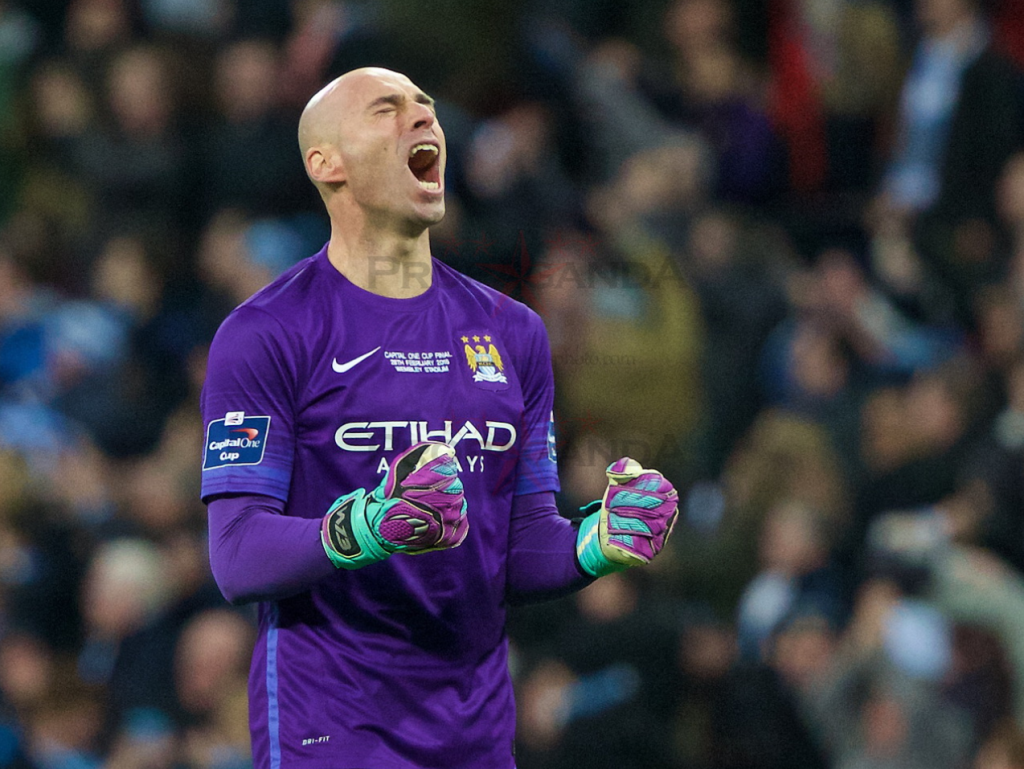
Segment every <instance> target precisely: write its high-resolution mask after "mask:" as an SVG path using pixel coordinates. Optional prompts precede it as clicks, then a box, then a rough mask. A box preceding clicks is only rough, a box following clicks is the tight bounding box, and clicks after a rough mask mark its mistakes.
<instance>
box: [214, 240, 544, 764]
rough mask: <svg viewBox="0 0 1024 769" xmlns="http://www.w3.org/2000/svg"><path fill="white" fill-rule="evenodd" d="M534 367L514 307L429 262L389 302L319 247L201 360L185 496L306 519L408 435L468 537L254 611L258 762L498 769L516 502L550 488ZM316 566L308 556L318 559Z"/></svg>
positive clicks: (536, 360)
mask: <svg viewBox="0 0 1024 769" xmlns="http://www.w3.org/2000/svg"><path fill="white" fill-rule="evenodd" d="M553 397H554V392H553V383H552V375H551V356H550V351H549V348H548V342H547V335H546V333H545V330H544V326H543V323H542V322H541V320H540V318H539V317H538V316H537V315H536V314H535V313H533V312H532V311H531V310H529V309H528V308H527V307H525V306H524V305H522V304H520V303H518V302H515V301H513V300H511V299H509V298H508V297H505V296H503V295H501V294H499V293H497V292H495V291H492V290H491V289H488V288H486V287H485V286H482V285H481V284H479V283H477V282H475V281H473V280H470V279H469V278H466V277H465V276H463V275H460V274H459V273H457V272H455V271H454V270H452V269H451V268H449V267H447V266H446V265H444V264H442V263H440V262H437V261H436V260H435V261H434V263H433V280H432V283H431V286H430V287H429V288H428V289H427V290H426V291H425V292H424V293H423V294H421V295H420V296H417V297H415V298H412V299H391V298H386V297H382V296H378V295H376V294H372V293H370V292H367V291H364V290H363V289H360V288H358V287H357V286H355V285H353V284H352V283H351V282H350V281H349V280H348V279H347V278H345V277H344V276H343V275H341V273H339V272H338V271H337V270H336V269H335V268H334V267H333V266H332V265H331V263H330V262H329V261H328V259H327V255H326V249H325V250H324V251H321V252H320V253H319V254H317V255H316V256H313V257H311V258H309V259H306V260H304V261H303V262H301V263H300V264H298V265H297V266H296V267H294V268H293V269H291V270H289V271H288V272H287V273H285V274H284V275H282V276H281V277H280V278H279V279H277V280H276V281H274V282H273V283H272V284H270V285H269V286H267V287H266V288H265V289H263V290H262V291H260V292H259V293H257V294H256V295H255V296H253V297H252V298H251V299H249V300H248V301H247V302H245V303H244V304H243V305H241V306H240V307H239V308H237V309H236V310H235V311H234V312H233V313H232V314H231V315H230V316H229V317H228V319H227V320H226V321H225V322H224V324H223V325H222V327H221V329H220V330H219V332H218V333H217V336H216V338H215V340H214V342H213V345H212V347H211V349H210V359H209V369H208V375H207V380H206V385H205V387H204V390H203V398H202V408H203V417H204V422H205V424H206V443H205V457H204V464H203V485H202V493H203V497H204V499H207V500H209V499H210V497H213V496H216V495H219V494H261V495H268V496H272V497H276V498H278V499H280V500H282V501H284V503H285V510H284V513H285V515H290V516H301V517H303V518H320V517H321V516H323V515H324V513H325V512H326V511H327V509H328V507H329V506H330V505H331V503H332V502H333V501H334V500H335V499H336V498H337V497H339V496H341V495H342V494H345V493H348V492H350V491H352V490H353V489H356V488H364V489H367V490H370V489H372V488H373V487H375V486H376V485H377V484H378V483H379V482H380V480H381V478H382V476H383V473H384V471H385V470H386V468H387V465H388V463H389V461H390V460H391V459H392V458H393V457H394V456H395V455H396V454H398V453H399V452H400V451H402V450H404V449H406V448H408V447H409V446H410V445H412V444H413V443H416V442H418V441H422V440H441V441H444V442H446V443H449V444H450V445H452V446H453V447H454V448H455V450H456V453H457V457H458V460H459V464H460V466H461V473H460V476H461V478H462V480H463V483H464V485H465V494H466V499H467V502H468V515H469V521H470V527H469V535H468V537H467V538H466V540H465V542H464V543H463V544H462V545H461V546H460V547H458V548H456V549H454V550H445V551H439V552H433V553H427V554H423V555H417V556H408V555H395V556H392V557H391V558H389V559H387V560H385V561H382V562H380V563H376V564H372V565H370V566H367V567H365V568H362V569H359V570H356V571H339V572H337V573H334V574H331V575H330V576H329V577H328V578H327V579H325V580H323V581H321V582H319V583H317V584H316V585H315V586H313V587H312V588H311V589H310V590H308V591H305V592H302V593H300V594H298V595H295V596H293V597H291V598H286V599H283V600H278V601H273V602H263V603H261V604H260V612H259V638H258V641H257V644H256V648H255V652H254V655H253V662H252V668H251V675H250V682H249V698H250V726H251V729H252V736H253V754H254V760H255V764H256V766H257V767H259V768H260V769H277V767H285V768H286V769H287V768H288V767H302V769H321V768H322V769H391V768H392V767H393V768H394V769H399V767H402V768H403V769H407V768H408V767H419V768H422V769H433V768H435V767H436V769H442V768H443V769H460V768H461V767H466V768H467V769H468V768H469V767H473V769H479V767H493V768H495V769H507V768H508V767H512V766H513V765H514V761H513V757H512V740H513V735H514V727H515V712H514V700H513V693H512V687H511V683H510V680H509V675H508V671H507V644H506V638H505V632H504V624H505V600H506V597H505V592H506V563H507V558H508V552H509V537H510V532H509V520H510V509H511V508H512V499H513V496H514V495H520V494H532V493H536V492H545V491H555V490H557V489H558V480H557V475H556V471H555V461H554V450H553V435H552V432H551V429H552V428H551V425H552V416H551V412H552V402H553ZM324 558H326V555H324Z"/></svg>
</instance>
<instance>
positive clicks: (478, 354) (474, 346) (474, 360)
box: [459, 334, 508, 385]
mask: <svg viewBox="0 0 1024 769" xmlns="http://www.w3.org/2000/svg"><path fill="white" fill-rule="evenodd" d="M459 339H460V341H461V342H462V346H463V351H464V352H465V353H466V363H467V364H469V369H470V371H472V372H473V381H474V382H479V383H485V382H486V383H489V384H498V385H506V384H508V377H506V376H505V373H504V371H505V364H504V363H503V362H502V360H501V353H500V352H499V351H498V347H497V346H496V345H495V343H494V339H493V338H492V337H491V335H490V334H472V335H469V336H466V335H463V336H461V337H459Z"/></svg>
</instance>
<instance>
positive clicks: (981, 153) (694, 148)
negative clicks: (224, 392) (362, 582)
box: [0, 0, 1024, 769]
mask: <svg viewBox="0 0 1024 769" xmlns="http://www.w3.org/2000/svg"><path fill="white" fill-rule="evenodd" d="M1022 62H1024V12H1022V9H1021V7H1020V3H1019V2H1016V0H1003V2H990V3H984V4H982V5H980V6H977V7H975V6H974V5H973V4H972V3H971V2H970V1H969V0H917V1H915V0H806V1H802V0H736V2H734V3H730V2H729V1H728V0H675V1H672V2H670V1H669V0H659V1H652V2H633V3H621V2H615V1H614V0H544V1H543V2H540V1H538V0H523V1H522V2H519V3H508V4H505V3H499V2H496V1H495V2H488V1H487V0H435V1H434V2H431V3H415V2H409V1H403V0H381V1H380V2H355V1H351V2H349V1H344V2H343V1H342V0H291V1H290V2H289V0H0V767H2V768H3V769H8V768H11V767H18V768H19V769H23V768H24V767H36V768H37V769H79V768H83V769H90V768H91V767H107V768H108V769H173V768H176V767H190V768H192V767H194V768H196V769H199V768H202V769H236V768H239V769H240V768H241V767H245V766H249V765H250V764H249V760H248V747H247V741H248V736H247V729H246V716H245V713H246V703H245V675H246V667H247V660H248V654H249V650H250V645H251V642H252V632H253V631H252V625H251V622H252V612H251V610H250V609H246V608H239V609H235V608H231V607H228V606H227V605H226V604H225V603H224V602H223V599H221V598H220V596H219V594H218V593H217V591H216V588H215V587H214V586H213V585H212V583H211V578H210V576H209V571H208V565H207V557H206V542H205V539H204V530H205V521H204V509H203V507H202V505H201V504H200V503H199V500H198V484H199V457H200V454H201V452H200V446H201V444H202V429H201V423H200V421H199V414H198V410H197V397H198V392H199V389H200V387H201V385H202V381H203V367H204V360H205V351H206V347H207V344H208V343H209V341H210V338H211V336H212V334H213V332H214V331H215V329H216V327H217V325H218V323H219V322H220V320H221V319H222V318H223V317H224V316H225V314H226V313H227V312H228V311H229V310H230V308H231V307H233V306H234V305H236V304H237V303H238V302H240V301H242V300H243V299H245V298H246V297H247V296H249V295H250V294H251V293H252V292H253V291H255V290H257V289H258V288H259V287H260V286H262V285H263V284H265V283H266V282H267V281H269V280H270V279H271V278H272V277H273V276H274V275H275V274H277V273H279V272H280V271H281V270H283V269H285V268H286V267H287V266H289V265H290V264H291V263H293V262H294V261H295V260H297V259H299V258H302V257H304V256H306V255H308V254H309V253H311V252H312V251H313V250H315V249H317V248H319V246H320V245H321V244H322V242H323V241H324V240H325V238H326V235H327V231H326V223H325V219H324V217H323V216H322V215H321V214H320V213H319V202H318V200H316V198H315V196H314V193H313V191H312V188H311V187H310V186H309V185H308V182H307V181H306V180H305V178H304V176H303V173H302V167H301V164H300V158H299V156H298V153H297V151H296V146H295V140H294V133H295V125H296V120H297V115H298V111H299V110H300V109H301V107H302V105H303V104H304V103H305V101H306V100H307V99H308V97H309V96H310V95H311V94H312V93H313V92H315V90H317V88H318V87H319V86H320V85H321V84H322V83H324V82H326V80H328V79H329V78H330V77H332V76H334V75H336V74H340V73H341V72H343V71H345V70H347V69H349V68H352V67H354V66H359V65H363V64H369V63H375V64H384V65H388V66H392V67H394V68H397V69H400V70H402V71H405V72H407V73H408V74H409V75H411V77H412V78H413V80H414V81H416V82H417V83H418V84H419V85H421V86H422V87H424V88H425V89H427V90H428V91H429V92H430V93H431V94H432V95H434V96H436V97H437V98H438V112H439V115H440V118H441V122H442V125H443V126H444V128H445V130H446V132H447V136H448V142H449V150H450V156H451V158H450V163H449V174H448V190H449V192H448V208H449V213H448V216H447V218H446V219H445V221H444V222H443V223H442V224H441V225H439V226H438V227H437V228H436V230H435V232H434V236H433V243H434V249H435V254H436V255H437V256H439V257H440V258H442V259H444V260H446V261H448V262H450V263H452V264H454V265H455V266H457V267H458V268H460V269H462V270H464V271H466V272H468V273H469V274H471V275H473V276H474V277H477V278H479V279H481V280H484V281H486V282H488V283H490V284H492V285H494V286H496V287H498V288H500V289H502V290H504V291H507V292H509V293H510V294H512V295H514V296H516V297H518V298H521V299H523V300H524V301H527V302H528V303H530V304H531V305H532V306H533V307H535V308H536V309H537V310H538V311H539V312H540V313H541V314H542V315H543V317H544V318H545V321H546V323H547V326H548V330H549V333H550V336H551V340H552V347H553V354H554V361H555V372H556V378H557V385H558V392H559V396H558V397H559V404H558V414H559V424H558V433H559V436H560V437H559V445H558V448H559V452H560V454H559V458H560V463H561V465H562V478H563V485H564V489H563V493H562V495H561V503H562V504H563V505H564V512H565V513H566V514H569V515H571V513H572V511H573V510H574V508H575V507H576V506H578V505H579V504H581V503H583V502H586V501H589V500H590V499H591V498H593V497H595V496H597V495H598V494H599V493H600V491H601V489H602V487H603V474H602V471H603V468H604V465H605V464H606V463H607V462H608V461H610V460H611V459H614V458H616V457H618V456H620V455H623V454H631V455H633V456H635V457H638V458H640V459H642V460H643V461H644V462H645V463H646V464H648V465H651V466H657V467H659V468H662V469H664V470H665V472H666V474H667V475H669V476H670V477H671V478H672V479H673V480H674V481H675V483H676V485H677V486H678V487H679V488H680V492H681V497H682V500H683V503H682V514H681V520H680V522H679V524H678V526H677V529H676V533H675V536H674V538H673V540H672V542H671V543H670V545H671V547H670V549H669V551H668V552H666V553H665V554H664V555H663V556H662V557H661V558H660V559H659V560H658V561H657V562H656V563H655V564H654V565H653V566H652V567H651V568H648V569H643V570H633V571H630V572H628V573H625V574H623V575H619V576H615V577H609V578H606V579H603V580H601V581H599V582H598V583H597V584H596V585H595V586H593V587H591V588H590V589H588V590H586V591H584V592H583V593H581V594H580V595H579V596H578V597H576V598H574V599H567V600H564V601H560V602H556V603H553V604H548V605H543V606H539V607H533V608H528V609H517V610H515V611H514V612H513V613H512V619H511V624H510V632H511V636H512V643H513V670H512V672H513V676H514V678H515V681H516V683H517V687H518V696H519V703H520V716H521V717H520V721H521V725H520V734H519V762H520V769H556V768H557V769H561V768H563V767H565V768H570V767H572V768H576V767H583V766H586V767H588V768H589V769H603V768H604V767H608V769H612V768H615V769H630V767H641V766H643V767H645V768H646V769H660V768H661V767H676V768H678V769H786V768H788V767H793V769H798V768H799V769H815V768H816V767H837V768H839V769H887V768H891V769H917V768H920V769H959V768H961V767H964V768H966V767H973V769H1011V768H1013V767H1024V733H1022V732H1021V725H1022V724H1024V576H1022V571H1021V570H1022V569H1024V507H1022V504H1024V358H1022V352H1024V346H1022V345H1024V154H1020V151H1021V148H1022V145H1024V119H1022V105H1024V78H1022V74H1021V64H1022Z"/></svg>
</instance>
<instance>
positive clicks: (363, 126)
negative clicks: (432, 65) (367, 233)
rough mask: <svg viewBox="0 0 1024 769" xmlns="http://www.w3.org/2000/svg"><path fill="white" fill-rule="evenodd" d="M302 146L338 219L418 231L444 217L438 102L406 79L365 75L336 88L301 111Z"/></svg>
mask: <svg viewBox="0 0 1024 769" xmlns="http://www.w3.org/2000/svg"><path fill="white" fill-rule="evenodd" d="M298 138H299V148H300V150H301V151H302V160H303V165H304V167H305V170H306V174H307V175H308V176H309V178H310V180H311V181H312V182H313V184H314V186H315V187H316V188H317V191H318V192H319V193H320V197H321V198H323V200H324V203H325V205H326V206H327V208H328V211H329V212H331V213H332V216H344V217H348V216H357V217H365V216H369V217H371V218H373V219H374V221H376V222H378V224H380V223H382V222H384V221H385V220H387V221H389V222H390V224H388V225H387V226H388V227H392V226H398V227H399V228H400V229H404V228H406V227H409V228H412V229H413V230H415V229H417V228H420V227H422V226H429V225H430V224H434V223H436V222H438V221H440V219H441V217H443V216H444V183H443V178H444V164H445V157H446V149H445V141H444V131H442V130H441V127H440V125H438V123H437V115H436V114H435V112H434V100H433V99H432V98H430V97H429V96H428V95H427V94H426V93H424V92H423V90H422V89H420V88H419V87H418V86H416V85H415V84H414V83H413V82H412V81H411V80H410V79H409V78H408V77H406V76H405V75H403V74H401V73H400V72H393V71H392V70H389V69H384V68H382V67H363V68H362V69H355V70H352V71H351V72H346V73H345V74H344V75H342V76H341V77H339V78H336V79H335V80H332V81H331V82H330V83H328V84H327V85H326V86H325V87H324V88H322V89H321V90H320V91H319V92H318V93H317V94H316V95H315V96H314V97H313V98H312V99H310V100H309V103H308V104H307V105H306V108H305V109H304V110H303V111H302V116H301V117H300V118H299V136H298ZM357 210H358V211H359V212H361V213H358V214H357V213H356V212H357ZM346 212H347V213H346ZM399 222H404V224H401V225H400V224H399ZM348 226H349V227H351V224H350V225H348Z"/></svg>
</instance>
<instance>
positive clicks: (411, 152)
mask: <svg viewBox="0 0 1024 769" xmlns="http://www.w3.org/2000/svg"><path fill="white" fill-rule="evenodd" d="M423 151H426V152H433V153H434V154H435V155H436V154H437V147H435V146H434V145H433V144H417V145H416V146H415V147H413V148H412V149H411V150H409V157H412V156H413V155H415V154H416V153H417V152H423Z"/></svg>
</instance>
